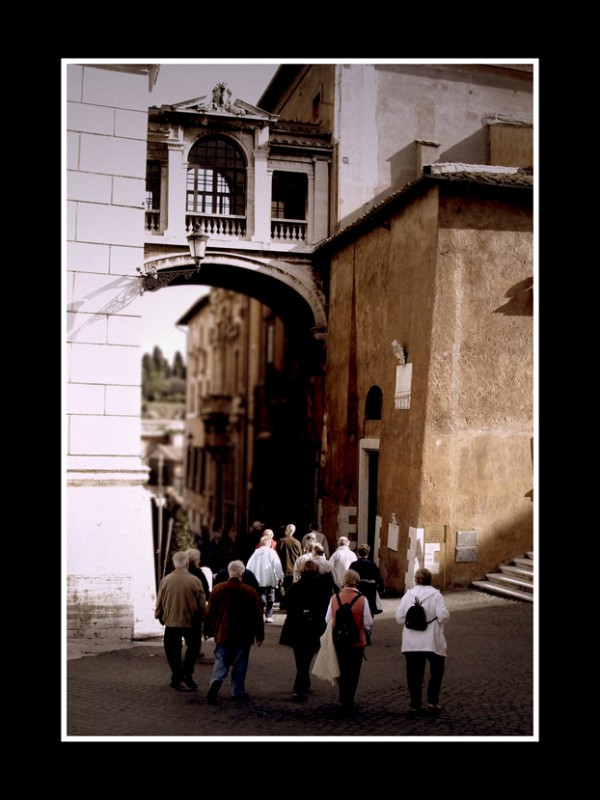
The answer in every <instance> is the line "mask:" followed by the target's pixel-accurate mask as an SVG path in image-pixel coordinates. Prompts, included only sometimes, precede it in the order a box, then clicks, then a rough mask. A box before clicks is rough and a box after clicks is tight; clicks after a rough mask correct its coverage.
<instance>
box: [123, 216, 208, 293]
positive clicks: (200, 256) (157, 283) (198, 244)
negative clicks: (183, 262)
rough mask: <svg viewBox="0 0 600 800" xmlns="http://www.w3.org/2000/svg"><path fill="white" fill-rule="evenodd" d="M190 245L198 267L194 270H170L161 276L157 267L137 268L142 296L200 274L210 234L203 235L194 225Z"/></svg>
mask: <svg viewBox="0 0 600 800" xmlns="http://www.w3.org/2000/svg"><path fill="white" fill-rule="evenodd" d="M186 238H187V240H188V245H189V248H190V255H191V256H192V260H193V262H194V264H195V265H196V266H195V267H194V268H193V269H178V270H170V271H168V272H161V273H160V274H159V272H158V270H157V269H156V267H155V266H152V265H151V266H149V267H148V268H147V269H145V270H144V269H142V268H141V267H136V269H137V271H138V272H139V277H140V280H141V281H142V294H143V293H144V292H145V291H149V292H155V291H156V290H157V289H160V288H161V287H163V286H167V285H168V284H169V283H171V281H174V280H175V278H185V279H186V280H189V279H190V278H191V277H192V275H195V274H197V273H198V272H200V267H201V266H202V262H203V261H204V259H205V258H206V244H207V242H208V234H207V233H203V232H202V231H201V230H200V229H199V228H198V227H197V225H194V226H193V228H192V230H191V231H190V232H189V233H188V234H187V235H186Z"/></svg>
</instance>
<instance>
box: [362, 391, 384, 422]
mask: <svg viewBox="0 0 600 800" xmlns="http://www.w3.org/2000/svg"><path fill="white" fill-rule="evenodd" d="M382 405H383V392H382V391H381V389H380V388H379V386H371V388H370V389H369V393H368V395H367V402H366V403H365V417H366V419H381V407H382Z"/></svg>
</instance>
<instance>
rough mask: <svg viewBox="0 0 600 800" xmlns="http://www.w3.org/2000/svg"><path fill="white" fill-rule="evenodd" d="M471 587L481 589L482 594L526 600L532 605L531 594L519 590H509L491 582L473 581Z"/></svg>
mask: <svg viewBox="0 0 600 800" xmlns="http://www.w3.org/2000/svg"><path fill="white" fill-rule="evenodd" d="M471 586H474V587H475V588H476V589H481V590H482V591H484V592H491V593H492V594H499V595H501V596H502V597H509V598H514V599H516V600H526V601H527V602H529V603H533V593H532V592H522V591H520V590H519V589H509V588H508V587H507V586H501V585H500V584H499V583H492V582H491V581H473V583H472V584H471Z"/></svg>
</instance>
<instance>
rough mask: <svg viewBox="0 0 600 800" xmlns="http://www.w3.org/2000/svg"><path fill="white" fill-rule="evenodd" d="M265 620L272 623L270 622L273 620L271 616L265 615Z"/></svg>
mask: <svg viewBox="0 0 600 800" xmlns="http://www.w3.org/2000/svg"><path fill="white" fill-rule="evenodd" d="M265 622H271V623H272V622H273V618H272V617H267V618H266V619H265Z"/></svg>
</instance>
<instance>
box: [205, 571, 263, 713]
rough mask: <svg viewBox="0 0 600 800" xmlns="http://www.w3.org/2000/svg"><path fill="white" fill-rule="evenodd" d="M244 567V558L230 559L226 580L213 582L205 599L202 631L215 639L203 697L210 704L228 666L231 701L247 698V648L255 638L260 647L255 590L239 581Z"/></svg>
mask: <svg viewBox="0 0 600 800" xmlns="http://www.w3.org/2000/svg"><path fill="white" fill-rule="evenodd" d="M245 569H246V567H245V566H244V562H243V561H232V562H230V563H229V564H228V565H227V572H228V575H229V578H228V580H226V581H224V582H223V583H219V584H217V585H216V586H214V585H213V590H212V592H211V594H210V599H209V601H208V608H207V611H206V619H205V622H204V633H205V635H206V636H214V639H215V663H214V666H213V671H212V676H211V679H210V688H209V690H208V695H207V698H206V699H207V700H208V702H209V703H211V704H214V703H215V702H216V700H217V695H218V693H219V689H220V688H221V686H222V684H223V681H224V680H225V678H226V677H227V674H228V672H229V669H230V668H231V696H232V697H233V699H234V700H241V701H243V700H248V699H249V697H248V693H247V692H246V673H247V671H248V663H249V660H250V648H251V647H252V645H253V644H254V641H255V640H256V644H257V646H258V647H260V646H261V644H262V643H263V641H264V638H265V627H264V622H263V611H262V605H261V602H260V598H259V596H258V592H257V591H256V589H253V588H252V587H251V586H248V585H247V584H245V583H243V582H242V575H243V574H244V570H245Z"/></svg>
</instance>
